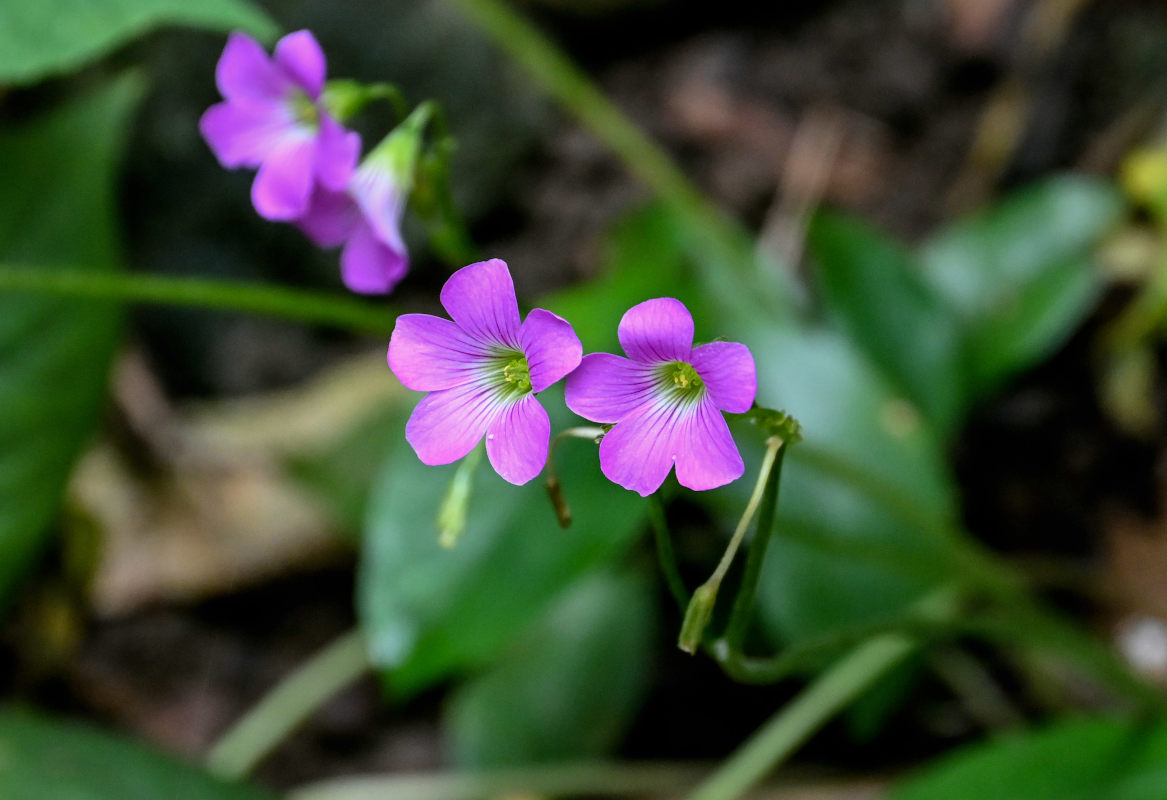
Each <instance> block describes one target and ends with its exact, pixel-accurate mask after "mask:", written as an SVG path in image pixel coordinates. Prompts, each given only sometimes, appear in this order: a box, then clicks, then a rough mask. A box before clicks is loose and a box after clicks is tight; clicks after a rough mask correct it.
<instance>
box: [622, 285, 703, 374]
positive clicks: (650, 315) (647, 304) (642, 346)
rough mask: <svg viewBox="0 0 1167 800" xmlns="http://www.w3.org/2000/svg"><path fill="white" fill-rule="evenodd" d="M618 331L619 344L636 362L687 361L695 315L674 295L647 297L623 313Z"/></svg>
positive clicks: (691, 343)
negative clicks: (673, 296) (648, 298)
mask: <svg viewBox="0 0 1167 800" xmlns="http://www.w3.org/2000/svg"><path fill="white" fill-rule="evenodd" d="M617 333H618V334H619V336H620V346H621V347H623V348H624V352H625V353H627V354H628V356H629V357H630V358H631V359H633V360H634V361H644V362H659V361H688V360H689V352H690V351H691V350H692V348H693V315H692V314H690V313H689V309H687V308H685V304H684V303H682V302H681V301H680V300H676V299H674V298H672V297H658V298H656V299H654V300H645V301H644V302H643V303H640V304H639V305H635V306H633V307H632V308H630V309H628V311H626V312H625V313H624V317H623V318H622V319H621V320H620V327H619V328H618V330H617Z"/></svg>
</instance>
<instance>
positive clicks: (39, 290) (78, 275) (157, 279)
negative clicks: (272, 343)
mask: <svg viewBox="0 0 1167 800" xmlns="http://www.w3.org/2000/svg"><path fill="white" fill-rule="evenodd" d="M0 292H29V293H35V294H49V295H60V296H67V297H85V298H90V299H95V300H122V301H126V302H140V303H158V304H161V305H176V306H195V307H199V308H213V309H217V310H222V311H238V312H242V313H247V314H259V315H261V316H268V317H279V318H281V319H287V320H293V321H296V322H307V323H315V324H320V325H329V326H333V327H336V328H343V329H346V330H351V331H354V332H358V333H372V334H377V335H387V334H388V333H390V332H391V331H392V330H393V324H394V322H395V321H396V319H397V312H396V311H395V310H394V309H392V308H390V307H388V306H377V305H374V304H373V303H371V302H367V301H362V300H354V299H351V298H348V297H343V296H330V295H324V294H320V293H317V292H312V291H306V290H304V289H293V288H289V287H286V286H276V285H273V284H265V283H245V282H242V281H222V280H213V279H209V278H175V277H167V276H162V275H147V274H141V273H133V274H131V273H125V272H93V271H89V270H83V269H75V268H74V269H71V268H62V269H57V268H55V267H45V266H32V265H23V264H20V265H3V266H0Z"/></svg>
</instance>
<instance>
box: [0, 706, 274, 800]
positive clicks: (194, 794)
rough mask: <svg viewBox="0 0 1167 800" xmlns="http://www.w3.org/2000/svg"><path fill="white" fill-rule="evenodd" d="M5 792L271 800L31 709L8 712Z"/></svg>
mask: <svg viewBox="0 0 1167 800" xmlns="http://www.w3.org/2000/svg"><path fill="white" fill-rule="evenodd" d="M0 797H11V798H20V800H159V798H164V797H174V798H179V797H181V798H183V800H264V798H268V799H269V800H270V798H271V795H269V794H267V793H265V792H260V791H258V790H255V789H251V788H248V787H246V786H241V785H238V784H231V783H224V782H222V781H219V780H216V779H214V778H212V777H211V776H209V775H207V774H205V773H203V772H201V771H200V770H198V769H195V768H194V767H190V766H187V765H186V764H183V763H182V762H180V761H178V760H176V759H174V758H172V757H170V756H168V755H165V754H163V753H158V752H155V751H153V750H149V749H147V748H145V747H142V746H141V745H138V744H136V743H134V742H130V741H127V740H123V739H119V738H116V737H114V736H110V735H107V734H105V733H102V732H100V731H97V730H94V729H92V728H88V727H85V726H82V725H79V724H76V723H72V722H66V721H57V720H53V719H50V718H47V717H43V716H40V715H39V714H32V713H30V712H27V711H11V710H9V711H4V712H0Z"/></svg>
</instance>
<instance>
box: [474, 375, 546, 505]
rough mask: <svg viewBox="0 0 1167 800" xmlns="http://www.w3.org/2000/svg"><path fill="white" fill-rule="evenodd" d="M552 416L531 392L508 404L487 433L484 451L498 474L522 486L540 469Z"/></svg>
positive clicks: (544, 461) (543, 460)
mask: <svg viewBox="0 0 1167 800" xmlns="http://www.w3.org/2000/svg"><path fill="white" fill-rule="evenodd" d="M550 439H551V420H550V419H549V418H548V417H547V411H546V409H544V408H543V405H542V404H541V403H540V402H539V401H538V400H536V399H535V398H534V397H532V396H531V395H527V396H526V397H524V398H523V399H521V400H520V401H519V402H517V403H515V404H514V405H512V406H510V407H509V408H507V409H506V410H505V411H504V412H503V413H502V414H501V415H500V416H499V417H497V418H496V419H495V422H494V424H492V425H491V426H490V429H489V430H488V431H487V433H486V455H487V457H488V458H489V459H490V465H491V466H492V467H494V471H495V472H497V473H498V474H499V476H500V477H501V478H502V479H503V480H504V481H508V482H510V483H513V484H515V485H516V486H522V485H523V484H524V483H526V482H527V481H529V480H531V479H532V478H534V477H535V476H537V475H538V474H539V473H540V472H542V471H543V465H544V464H546V463H547V446H548V442H549V441H550Z"/></svg>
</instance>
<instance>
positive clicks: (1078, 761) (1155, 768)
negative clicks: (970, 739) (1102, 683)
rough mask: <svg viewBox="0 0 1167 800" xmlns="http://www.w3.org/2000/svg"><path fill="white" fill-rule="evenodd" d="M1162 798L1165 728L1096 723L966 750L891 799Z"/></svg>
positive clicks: (1166, 767)
mask: <svg viewBox="0 0 1167 800" xmlns="http://www.w3.org/2000/svg"><path fill="white" fill-rule="evenodd" d="M1165 792H1167V726H1163V725H1155V726H1150V727H1140V726H1137V725H1132V724H1130V723H1125V722H1121V721H1115V720H1103V719H1094V720H1075V721H1072V722H1062V723H1060V724H1057V725H1054V726H1052V727H1049V728H1047V729H1045V730H1041V731H1038V732H1026V733H1022V734H1014V735H1011V736H1006V737H1003V738H1001V739H999V740H997V741H993V742H989V743H987V744H978V745H974V746H972V747H969V748H966V749H964V750H962V751H960V752H958V753H956V754H954V755H952V756H950V757H948V758H945V759H943V760H942V761H940V762H939V763H938V764H936V765H934V766H932V767H930V768H928V769H927V770H925V771H924V772H923V773H922V774H921V775H919V776H917V777H915V778H912V779H910V780H908V781H906V782H905V783H903V784H902V785H901V786H899V787H898V788H897V789H896V790H895V791H893V792H892V794H891V795H890V796H889V797H888V800H985V798H990V797H991V798H993V800H1036V798H1040V799H1041V800H1159V798H1162V797H1164V796H1165Z"/></svg>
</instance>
